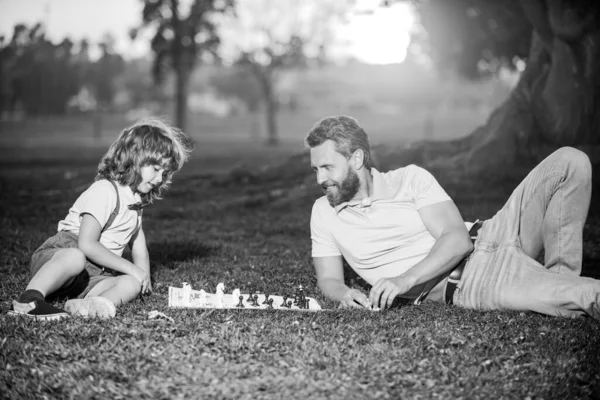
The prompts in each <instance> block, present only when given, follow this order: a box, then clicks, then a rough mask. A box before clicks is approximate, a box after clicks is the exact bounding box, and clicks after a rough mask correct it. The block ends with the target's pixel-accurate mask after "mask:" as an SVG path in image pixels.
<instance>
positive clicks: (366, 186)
mask: <svg viewBox="0 0 600 400" xmlns="http://www.w3.org/2000/svg"><path fill="white" fill-rule="evenodd" d="M363 170H364V172H363ZM363 170H361V171H360V172H363V173H359V174H358V178H359V180H360V187H359V189H358V192H357V193H356V195H355V196H354V197H353V198H352V202H358V201H362V200H364V199H366V198H368V197H371V196H373V175H371V171H369V170H368V169H366V168H363Z"/></svg>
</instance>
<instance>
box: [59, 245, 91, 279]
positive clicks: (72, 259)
mask: <svg viewBox="0 0 600 400" xmlns="http://www.w3.org/2000/svg"><path fill="white" fill-rule="evenodd" d="M61 258H62V260H61V261H62V264H63V266H65V267H67V268H69V271H70V272H72V273H73V274H79V273H80V272H82V271H83V270H84V269H85V263H86V258H85V254H83V252H82V251H81V250H79V249H77V248H69V249H63V250H61Z"/></svg>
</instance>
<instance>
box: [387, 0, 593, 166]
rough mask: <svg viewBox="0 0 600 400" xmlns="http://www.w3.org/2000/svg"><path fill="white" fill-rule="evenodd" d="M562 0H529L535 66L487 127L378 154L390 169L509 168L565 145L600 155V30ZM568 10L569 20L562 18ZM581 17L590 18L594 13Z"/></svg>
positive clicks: (529, 63) (531, 56) (529, 62)
mask: <svg viewBox="0 0 600 400" xmlns="http://www.w3.org/2000/svg"><path fill="white" fill-rule="evenodd" d="M558 3H561V2H556V1H549V2H548V4H549V5H550V6H549V7H546V3H545V2H544V1H543V0H523V8H524V10H525V12H526V14H527V16H528V17H529V19H530V20H531V22H532V24H533V26H534V33H533V35H534V36H533V40H532V45H531V49H530V53H529V58H528V60H527V66H526V68H525V70H524V71H523V73H522V75H521V78H520V80H519V83H518V84H517V86H516V87H515V89H514V90H513V92H512V93H511V94H510V95H509V97H508V98H507V99H506V101H505V102H504V103H503V104H502V105H500V106H499V107H498V108H497V109H496V110H495V111H494V112H492V114H491V115H490V117H489V119H488V121H487V123H486V124H485V125H484V126H481V127H479V128H477V129H476V130H475V131H474V132H472V133H471V134H469V135H467V136H465V137H463V138H460V139H457V140H452V141H445V142H435V141H423V142H418V143H415V144H411V145H409V146H408V147H405V148H404V149H401V156H400V157H398V149H396V150H395V151H391V150H387V149H383V150H382V152H381V153H380V154H377V158H378V159H379V160H381V161H384V162H386V161H387V162H386V164H387V165H386V167H387V166H389V167H392V166H394V164H396V165H397V164H398V163H400V162H401V163H402V164H404V165H405V164H407V163H418V164H421V165H426V166H427V167H429V168H432V169H439V170H444V171H448V170H449V169H451V170H454V171H455V173H457V174H465V173H467V174H470V173H472V174H479V173H483V172H485V173H486V174H489V173H492V172H496V173H501V172H502V170H503V168H502V167H503V166H507V165H510V164H513V163H516V162H519V161H523V160H529V161H539V160H540V159H541V158H543V157H545V156H546V155H548V154H549V153H550V152H552V151H553V150H555V149H556V148H558V147H561V146H575V147H578V148H580V149H582V150H584V151H586V152H587V153H588V154H589V155H590V156H591V157H592V161H597V160H595V158H596V155H595V151H596V150H597V148H598V145H599V144H600V113H599V112H597V110H598V109H599V107H600V104H599V96H600V29H599V28H598V27H597V26H594V25H593V24H592V25H590V24H588V23H587V22H586V21H587V20H586V21H573V19H574V17H573V15H575V14H574V13H572V12H570V11H569V9H568V8H567V6H564V7H565V8H558V7H557V6H556V4H558ZM567 3H568V2H567ZM561 4H562V3H561ZM565 13H569V16H570V17H569V18H571V19H569V20H568V21H566V17H565V18H562V17H563V16H564V14H565ZM577 15H579V16H581V17H582V18H584V17H587V16H588V15H589V13H583V14H582V13H578V14H577ZM561 18H562V19H561ZM593 20H595V18H593ZM549 21H553V23H554V25H553V24H551V23H550V22H549ZM556 21H561V23H560V24H557V23H556ZM565 21H566V22H565ZM569 23H570V24H571V25H572V27H571V26H570V25H569ZM386 151H387V153H386ZM392 155H393V156H394V158H396V160H397V161H393V160H391V157H392ZM387 156H389V157H390V159H388V160H386V157H387ZM388 163H389V164H388Z"/></svg>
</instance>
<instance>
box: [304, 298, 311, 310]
mask: <svg viewBox="0 0 600 400" xmlns="http://www.w3.org/2000/svg"><path fill="white" fill-rule="evenodd" d="M309 301H310V299H304V308H306V309H307V310H308V309H309V308H310V307H309V306H308V302H309Z"/></svg>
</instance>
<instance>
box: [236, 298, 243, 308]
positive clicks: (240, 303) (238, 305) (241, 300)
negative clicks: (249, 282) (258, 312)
mask: <svg viewBox="0 0 600 400" xmlns="http://www.w3.org/2000/svg"><path fill="white" fill-rule="evenodd" d="M238 297H239V299H240V302H239V303H238V304H237V306H236V307H240V308H244V296H238Z"/></svg>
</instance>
